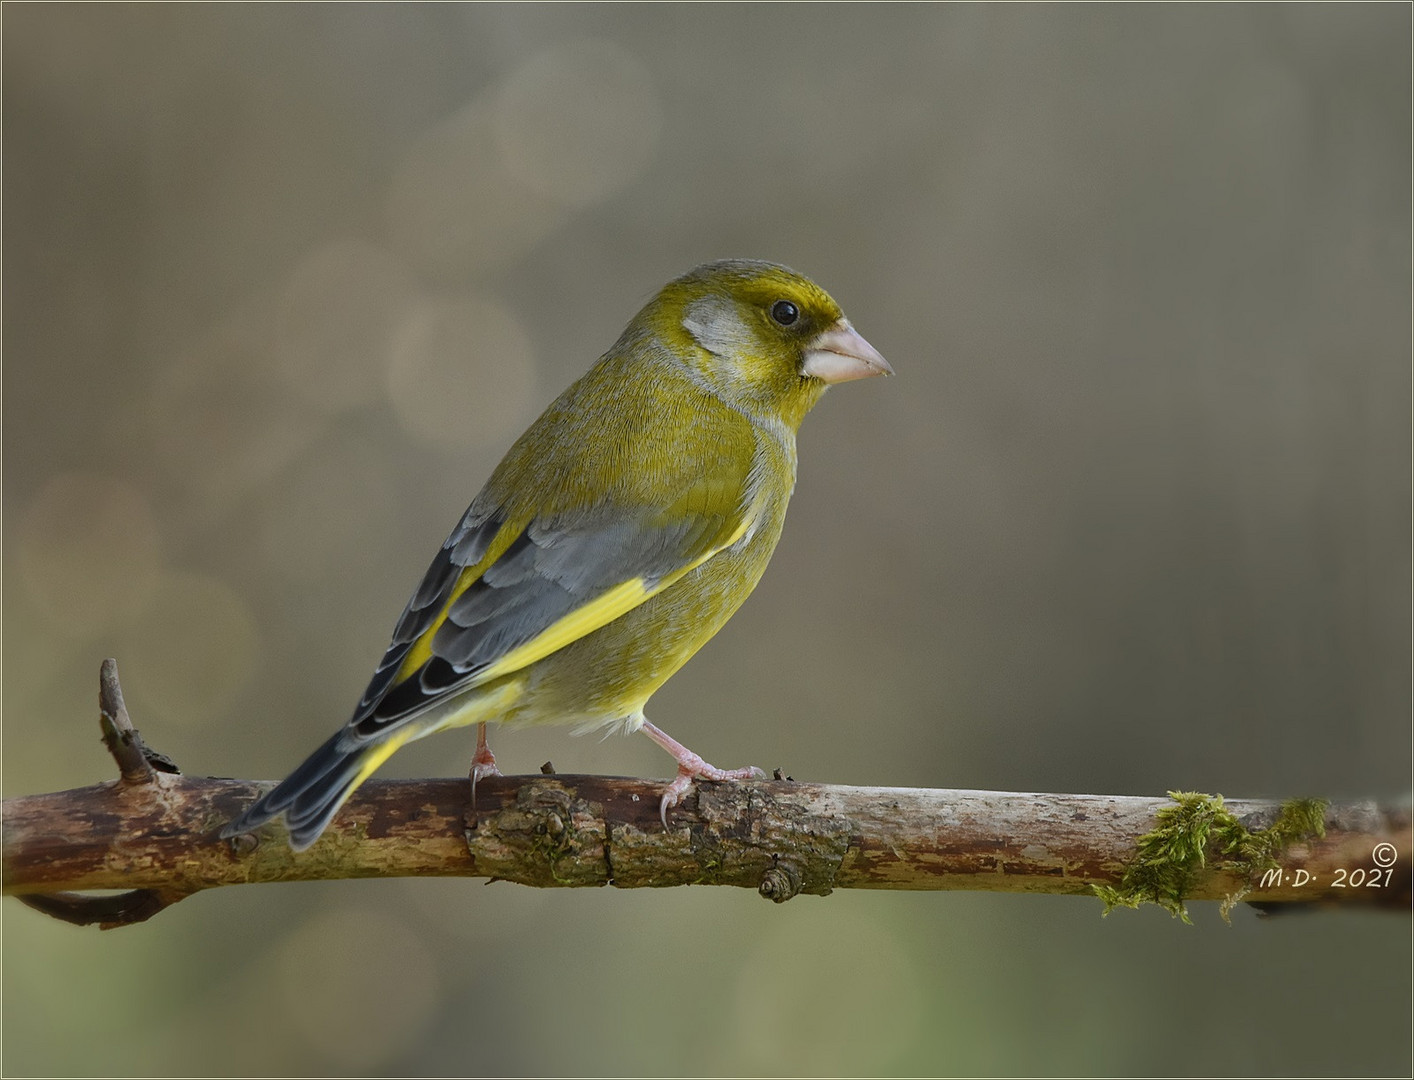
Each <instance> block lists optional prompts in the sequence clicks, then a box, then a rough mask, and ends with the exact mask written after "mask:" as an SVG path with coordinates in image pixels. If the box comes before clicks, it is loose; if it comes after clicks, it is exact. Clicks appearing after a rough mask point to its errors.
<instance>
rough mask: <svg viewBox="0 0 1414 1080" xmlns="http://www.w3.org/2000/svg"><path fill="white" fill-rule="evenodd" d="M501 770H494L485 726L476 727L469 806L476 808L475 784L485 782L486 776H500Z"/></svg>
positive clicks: (494, 762)
mask: <svg viewBox="0 0 1414 1080" xmlns="http://www.w3.org/2000/svg"><path fill="white" fill-rule="evenodd" d="M500 775H501V770H500V769H498V768H496V755H495V754H493V753H491V748H490V747H489V746H487V745H486V725H485V724H478V725H477V726H476V753H475V754H473V755H472V756H471V773H470V776H471V805H472V808H473V809H475V808H476V782H477V781H478V780H485V779H486V778H487V777H488V776H500Z"/></svg>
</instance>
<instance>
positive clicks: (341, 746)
mask: <svg viewBox="0 0 1414 1080" xmlns="http://www.w3.org/2000/svg"><path fill="white" fill-rule="evenodd" d="M370 749H371V746H370V744H368V743H363V744H362V745H359V744H354V745H353V746H350V745H349V739H348V737H347V734H346V733H345V732H343V731H340V732H339V733H338V734H336V735H334V737H333V738H331V739H330V740H329V741H328V742H326V743H325V744H324V745H323V746H321V747H320V748H319V749H318V750H316V751H314V753H312V754H310V755H309V757H308V758H306V759H305V761H304V763H303V764H302V765H300V766H299V768H297V769H296V770H295V771H294V772H292V773H290V775H289V776H287V777H286V778H285V779H284V780H282V781H281V782H280V783H279V784H277V785H276V786H275V787H274V788H273V789H271V790H270V791H268V792H266V793H265V794H264V795H262V796H261V797H260V798H259V799H257V800H256V801H255V802H254V803H253V804H251V806H250V807H249V808H248V809H247V810H246V811H245V813H243V814H241V816H240V817H238V818H236V819H235V820H234V821H232V822H231V823H230V824H228V825H227V826H226V827H225V828H223V829H222V830H221V837H222V839H226V838H229V837H232V836H238V835H240V834H241V833H249V832H254V831H255V830H256V829H258V828H260V826H262V825H264V824H265V823H266V822H267V821H271V820H273V819H274V818H277V817H279V816H280V815H281V814H283V815H284V816H285V821H286V824H287V825H288V827H289V830H290V847H291V848H293V849H294V850H295V851H303V850H304V849H305V848H307V847H309V846H310V845H311V844H313V843H314V841H315V840H317V839H318V838H319V834H320V833H321V832H323V831H324V827H325V826H326V825H328V824H329V821H330V819H332V818H333V816H334V815H335V814H336V813H338V810H339V807H340V806H342V805H343V803H344V800H345V799H346V798H348V796H349V793H350V792H351V791H352V790H353V786H354V782H355V780H357V778H358V773H359V770H360V768H361V767H362V763H363V760H364V757H365V755H366V754H367V753H368V751H369V750H370Z"/></svg>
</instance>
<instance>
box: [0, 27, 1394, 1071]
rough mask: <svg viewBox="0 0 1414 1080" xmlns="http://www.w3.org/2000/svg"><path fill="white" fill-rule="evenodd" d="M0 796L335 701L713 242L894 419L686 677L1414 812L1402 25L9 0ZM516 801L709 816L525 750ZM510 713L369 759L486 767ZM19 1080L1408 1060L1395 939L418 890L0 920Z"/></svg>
mask: <svg viewBox="0 0 1414 1080" xmlns="http://www.w3.org/2000/svg"><path fill="white" fill-rule="evenodd" d="M4 30H5V34H4V39H5V54H4V60H5V72H4V79H5V82H4V110H5V112H4V121H5V127H4V136H5V142H4V151H5V156H4V208H5V219H4V224H5V241H6V245H5V264H4V271H5V275H4V282H5V293H4V299H5V327H4V329H5V339H4V344H5V360H6V364H5V388H4V389H5V398H4V421H5V429H4V430H5V434H4V450H5V473H4V479H5V486H4V511H5V518H4V525H5V532H4V540H5V544H4V552H5V563H4V569H5V586H6V588H5V621H4V630H5V673H6V676H7V677H6V681H5V686H4V690H5V706H6V709H5V729H4V735H5V743H4V749H5V772H4V779H5V785H6V792H7V793H8V794H18V793H22V792H30V791H39V790H48V789H57V788H63V787H70V786H76V785H81V784H86V783H90V782H94V781H96V780H99V779H104V778H107V777H108V776H110V775H111V774H112V772H113V766H112V764H111V763H110V762H109V761H108V759H107V758H106V757H105V756H104V754H103V753H102V751H101V749H100V747H99V746H98V744H97V738H96V736H97V729H96V725H95V716H94V712H95V709H94V692H95V689H94V688H95V676H96V671H97V665H98V661H99V660H100V659H101V658H102V657H104V656H107V655H115V656H117V657H119V659H120V662H121V666H122V671H123V674H124V676H125V683H126V687H127V691H128V699H129V703H130V705H131V707H132V709H133V712H134V715H135V718H136V720H137V723H138V724H139V726H140V727H141V728H142V729H143V731H144V732H145V733H146V734H147V735H148V736H149V737H150V738H151V740H152V741H153V743H154V744H155V745H156V746H158V747H159V748H160V749H162V750H164V751H166V752H168V753H169V754H171V755H172V756H174V757H175V758H176V760H177V761H178V762H179V763H180V764H181V765H182V766H183V767H184V768H185V769H186V770H188V771H191V772H199V773H214V774H219V775H235V776H244V777H269V778H275V777H278V776H281V775H283V774H284V773H285V772H286V771H287V770H288V769H290V768H291V767H292V766H293V765H295V764H296V763H297V762H298V760H299V759H300V758H301V757H302V756H303V755H304V754H305V753H306V752H307V751H309V750H310V749H312V748H313V747H314V746H315V745H316V744H317V743H318V742H320V741H322V740H323V739H324V738H325V737H326V735H327V734H328V733H329V732H330V731H331V730H332V729H333V728H334V727H335V726H336V725H337V724H339V723H340V722H342V720H343V719H344V718H345V716H346V715H347V712H348V710H349V709H350V708H351V707H352V705H353V702H354V700H355V699H356V697H357V695H358V693H359V692H360V690H361V689H362V686H363V682H364V680H365V678H366V677H367V675H368V674H369V671H370V668H371V665H372V664H373V662H374V661H375V659H376V658H377V657H378V655H379V653H380V651H381V649H382V647H383V645H384V643H385V639H386V635H387V633H388V632H389V630H390V629H391V627H392V623H393V621H394V619H395V617H396V616H397V614H398V612H399V610H400V609H401V606H402V604H403V602H404V600H405V599H406V596H407V593H408V591H409V590H410V589H411V587H412V585H413V584H414V583H415V581H416V580H417V578H418V576H419V575H420V573H421V571H422V570H423V568H424V567H425V565H426V563H427V560H428V559H429V558H430V556H431V555H432V553H433V551H434V550H435V549H436V547H437V545H438V544H439V543H440V541H441V539H442V537H443V536H444V535H445V532H446V530H447V529H448V528H449V527H450V525H451V524H452V522H453V521H454V519H455V518H456V517H457V515H458V514H459V513H460V512H461V510H462V509H463V507H464V506H465V504H466V502H467V501H468V500H469V499H470V497H471V496H472V495H473V494H474V493H475V491H476V489H477V488H478V487H479V486H480V484H481V482H482V481H483V480H484V478H485V476H486V475H487V473H488V472H489V471H490V469H491V468H492V467H493V466H494V464H495V462H496V461H497V459H498V457H499V455H500V454H501V453H502V452H503V450H504V449H505V447H506V446H507V445H508V444H509V442H510V441H511V440H512V439H513V438H514V437H515V435H516V434H517V433H518V432H519V431H520V430H521V428H522V427H523V426H524V425H525V424H526V423H528V422H529V421H530V420H531V419H532V418H533V417H534V416H535V415H536V413H537V411H538V410H539V409H540V408H541V407H542V406H543V405H544V403H546V402H547V401H548V400H549V399H550V398H551V397H553V396H554V395H555V394H556V393H557V392H558V391H559V390H560V389H561V388H562V387H563V386H564V385H566V384H567V383H568V382H569V381H570V380H571V379H573V378H574V377H575V376H576V375H578V374H579V373H580V372H581V371H582V370H583V369H584V368H585V367H587V365H588V364H589V363H590V362H591V361H592V360H593V359H594V357H595V356H596V355H598V353H599V352H600V351H601V350H602V349H604V348H605V347H607V346H608V345H609V344H610V343H611V342H612V341H613V340H614V338H615V336H616V335H617V334H618V332H619V330H620V329H621V327H622V326H623V324H624V323H625V322H626V320H627V319H628V318H629V317H630V316H631V315H632V314H633V312H634V311H635V310H636V309H637V307H638V306H639V305H640V304H641V303H642V301H643V300H644V299H645V298H646V297H647V296H649V295H650V294H651V293H652V291H653V290H654V289H656V288H657V286H658V285H660V284H661V283H662V282H663V281H665V280H666V279H668V278H669V277H671V276H673V275H674V274H677V273H679V272H681V271H683V270H686V269H687V268H689V267H691V266H692V265H694V264H695V263H698V262H701V261H704V260H707V259H710V258H718V257H722V256H753V257H759V258H770V259H776V260H780V261H783V262H786V263H789V264H791V265H793V266H795V267H797V268H798V269H800V270H802V271H804V272H806V273H808V274H810V275H812V276H813V277H815V278H817V279H818V280H819V281H820V282H821V283H822V284H823V285H825V287H826V288H828V289H830V290H831V291H832V292H833V293H834V294H835V296H836V297H837V298H838V299H839V300H840V301H841V303H842V304H843V305H844V307H845V309H846V311H847V312H848V313H849V314H850V316H851V317H852V318H853V320H854V322H855V323H856V325H857V326H858V327H859V328H860V329H861V330H862V331H863V332H864V333H865V334H866V335H867V336H868V337H869V338H870V340H871V341H873V342H874V344H876V345H877V346H878V347H879V348H880V349H881V350H882V351H883V353H884V354H885V355H886V356H887V357H889V359H890V360H891V361H892V362H893V364H894V365H895V367H896V368H897V370H898V378H897V379H894V380H890V381H887V382H873V383H869V384H864V385H853V386H847V387H844V388H840V389H838V390H836V391H835V392H833V393H832V394H830V396H829V398H828V399H827V400H826V401H825V402H824V404H823V405H822V406H821V408H819V409H818V410H817V412H816V414H815V415H813V416H812V417H810V419H809V420H808V421H807V423H806V426H805V428H804V431H803V434H802V438H801V475H800V485H799V489H798V491H797V493H796V500H795V504H794V506H793V508H792V511H791V518H790V521H789V522H788V525H787V529H786V535H785V538H784V540H783V542H782V544H781V546H780V549H779V551H778V552H777V554H776V558H775V561H774V563H773V565H772V567H771V569H770V571H769V573H768V574H767V575H766V578H765V581H764V582H763V584H762V585H761V587H760V588H759V589H758V590H757V593H756V595H755V596H754V597H753V598H752V600H751V602H750V603H749V604H748V605H747V606H746V607H745V609H744V610H743V611H742V612H741V614H740V615H739V616H738V617H737V618H736V619H735V620H734V621H733V623H732V624H731V625H730V626H729V627H728V628H727V630H726V631H725V632H723V634H722V635H721V636H720V637H719V638H718V639H717V640H716V641H714V642H713V643H712V644H711V645H710V646H709V647H708V648H707V649H706V650H705V651H704V652H703V653H702V654H701V655H700V656H699V657H698V659H697V660H696V661H694V662H693V663H692V664H690V665H689V666H688V667H687V669H686V670H685V671H684V672H683V673H682V674H681V675H680V676H679V677H678V678H677V679H675V680H674V681H673V682H672V683H670V684H669V686H668V687H667V688H666V689H665V690H664V691H663V692H662V693H661V694H660V695H659V696H658V697H657V698H656V699H655V700H654V703H653V709H652V715H653V716H654V718H655V719H656V720H657V721H658V722H659V723H661V724H663V725H664V726H665V727H666V728H667V729H668V730H669V731H670V732H672V733H673V734H675V735H677V736H678V737H680V738H682V739H683V740H685V741H686V742H687V743H688V744H689V745H691V746H692V747H694V748H695V749H697V750H699V751H700V752H702V753H703V754H704V755H706V756H707V757H708V758H710V759H711V760H713V761H717V762H719V763H722V764H724V765H736V764H740V763H744V762H756V763H758V764H760V765H763V766H765V767H767V768H770V767H772V766H776V765H781V766H784V767H786V768H787V769H788V770H789V771H790V772H791V773H792V774H793V775H795V776H797V777H808V778H810V779H813V780H821V781H833V782H841V783H845V782H854V783H862V784H898V785H939V786H958V787H991V788H1002V789H1012V790H1053V791H1084V792H1133V793H1161V792H1162V791H1164V790H1165V789H1170V788H1184V789H1197V790H1203V791H1218V792H1223V793H1225V794H1228V795H1296V794H1315V795H1327V796H1365V795H1383V796H1392V795H1398V794H1400V793H1401V792H1404V791H1406V790H1407V789H1408V784H1409V750H1410V742H1409V728H1408V723H1409V697H1410V694H1409V647H1410V639H1409V638H1410V636H1409V584H1410V579H1409V573H1410V562H1409V509H1410V506H1409V402H1410V368H1409V289H1410V277H1409V257H1410V248H1409V231H1410V214H1409V199H1410V187H1409V182H1410V175H1409V159H1410V136H1409V130H1410V109H1409V102H1410V94H1409V91H1410V87H1409V67H1410V65H1409V10H1408V8H1407V7H1406V6H1404V5H1382V6H1369V7H1362V6H1347V5H1338V6H1331V7H1323V6H1299V7H1280V6H1261V7H1223V6H1213V7H1208V6H1202V7H1157V8H1147V7H1145V8H1129V7H1109V6H1077V7H1048V8H1014V7H1009V6H1008V7H987V6H962V7H933V6H909V7H851V6H840V7H801V6H785V7H732V6H713V7H652V6H623V7H578V6H552V7H521V6H508V7H498V6H481V7H459V6H429V7H416V6H391V7H383V6H330V7H325V6H319V7H278V6H253V7H246V6H236V7H230V8H227V7H185V8H175V9H174V8H169V7H165V6H151V7H97V8H95V7H87V6H75V7H53V6H33V7H13V6H9V5H7V7H6V11H5V26H4ZM493 745H494V746H495V747H496V750H497V752H498V753H499V754H500V757H501V762H502V764H503V766H504V767H506V768H507V769H508V770H509V771H533V770H535V769H536V768H537V767H538V766H539V764H540V763H541V762H542V761H544V760H546V759H547V758H549V759H553V761H554V762H555V764H556V765H557V766H558V767H559V768H560V769H561V770H572V771H603V772H618V773H635V774H647V775H666V774H668V772H669V771H670V770H669V762H668V761H667V759H666V758H665V757H664V756H663V755H662V754H661V753H660V752H658V751H657V750H655V749H654V748H653V747H652V746H651V745H650V744H649V743H648V742H647V740H644V739H627V740H626V739H619V738H614V739H610V740H608V741H604V742H598V741H594V740H583V739H581V740H576V739H572V738H571V737H570V736H569V735H568V734H567V733H565V732H564V731H560V730H554V729H551V730H546V731H535V732H523V733H501V734H500V735H498V736H497V737H496V738H495V741H494V744H493ZM469 751H470V736H469V735H468V734H467V733H465V732H462V733H455V734H451V735H445V736H442V737H440V738H437V739H434V740H429V741H428V742H424V743H421V744H419V745H418V746H416V747H413V748H409V749H408V750H407V751H405V752H403V753H402V754H400V755H399V756H398V758H397V759H396V760H395V761H393V762H392V763H390V765H389V766H388V767H387V770H386V774H387V775H425V774H440V775H450V774H455V773H459V772H461V771H463V770H464V768H465V765H466V761H467V755H468V753H469ZM5 917H6V918H5V930H6V935H5V970H4V989H5V1006H6V1008H5V1032H4V1034H5V1046H4V1049H5V1059H4V1068H5V1070H6V1071H7V1072H8V1073H10V1074H15V1073H28V1074H35V1073H50V1074H57V1073H70V1074H72V1073H110V1074H140V1073H164V1074H193V1075H221V1074H226V1073H232V1072H261V1073H292V1074H302V1073H324V1072H360V1073H374V1074H378V1073H386V1074H398V1073H408V1072H414V1073H472V1072H498V1073H518V1072H536V1073H625V1072H626V1073H668V1074H678V1073H687V1074H692V1073H712V1072H746V1073H758V1074H769V1075H790V1074H794V1073H802V1072H803V1073H819V1072H830V1073H836V1072H845V1073H876V1072H894V1073H900V1072H902V1073H908V1072H924V1073H950V1072H969V1073H990V1072H1005V1073H1048V1072H1061V1073H1084V1072H1091V1071H1100V1072H1106V1073H1112V1074H1123V1073H1141V1074H1142V1073H1154V1072H1165V1073H1225V1074H1231V1073H1244V1072H1245V1073H1253V1072H1256V1073H1283V1072H1286V1073H1342V1072H1363V1073H1389V1074H1398V1073H1400V1072H1404V1073H1405V1074H1406V1075H1407V1072H1408V1069H1409V1065H1410V1062H1409V1006H1410V998H1409V983H1408V966H1407V965H1408V959H1409V925H1408V922H1407V921H1405V920H1401V919H1398V918H1376V917H1367V916H1359V915H1341V914H1321V915H1315V916H1309V917H1305V918H1301V917H1294V918H1290V919H1279V920H1273V921H1270V922H1266V923H1264V922H1261V921H1259V920H1258V919H1257V918H1256V917H1255V916H1254V915H1252V913H1250V912H1248V911H1245V910H1243V911H1239V912H1237V913H1236V916H1235V918H1234V925H1233V927H1232V928H1230V929H1229V928H1228V927H1226V926H1224V925H1223V924H1222V923H1221V921H1220V920H1219V919H1218V916H1217V913H1216V911H1215V910H1214V909H1213V908H1212V907H1211V906H1203V907H1201V908H1199V909H1198V910H1197V911H1196V912H1195V922H1196V924H1197V925H1196V926H1193V927H1188V926H1184V925H1182V924H1180V923H1178V922H1176V921H1173V920H1170V919H1169V918H1168V917H1167V916H1166V915H1165V914H1163V913H1162V912H1160V911H1158V910H1156V909H1148V910H1143V911H1140V912H1137V913H1135V912H1121V913H1117V914H1115V915H1113V916H1112V917H1110V918H1109V919H1106V920H1101V918H1100V906H1099V903H1098V901H1088V900H1084V899H1062V898H1048V897H1041V898H1037V897H1024V896H985V895H965V894H956V895H902V894H870V895H860V894H853V895H845V894H838V895H835V896H832V897H829V898H828V899H823V900H821V899H815V898H803V899H800V900H797V901H795V902H792V903H790V904H787V905H785V906H783V907H779V908H777V907H773V906H771V905H769V904H766V903H763V902H762V901H761V900H760V899H758V898H757V897H755V896H754V895H750V894H745V893H740V894H739V893H730V892H725V891H714V890H707V889H701V890H697V889H693V890H688V889H680V890H673V891H668V892H663V893H647V892H642V893H618V892H615V891H612V890H603V891H587V892H575V893H570V892H562V893H541V892H533V891H530V890H525V889H521V888H518V887H515V886H511V885H496V886H492V887H485V886H483V885H480V884H476V883H468V882H461V881H392V882H362V883H357V882H356V883H335V884H320V885H307V886H289V887H264V888H249V889H232V890H227V891H224V892H220V893H215V894H209V895H204V896H199V897H197V898H194V899H192V900H189V901H187V902H186V903H183V904H181V905H180V906H179V907H177V908H175V909H173V910H172V911H171V912H169V913H166V914H164V915H162V916H161V917H160V918H158V919H156V920H155V921H153V922H151V923H149V924H146V925H144V926H140V927H137V928H133V929H126V930H121V931H117V932H114V933H111V934H100V933H98V932H96V931H83V930H78V929H74V928H71V927H67V926H62V925H59V924H57V923H53V922H50V921H47V920H45V919H43V918H42V917H40V916H38V915H36V914H33V913H30V912H27V911H25V910H23V909H21V908H19V907H18V906H16V905H14V904H13V902H7V903H6V905H5Z"/></svg>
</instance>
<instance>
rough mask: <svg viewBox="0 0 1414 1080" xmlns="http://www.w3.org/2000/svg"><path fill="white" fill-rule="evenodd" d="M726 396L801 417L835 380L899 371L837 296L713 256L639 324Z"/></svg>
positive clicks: (805, 281) (771, 267) (788, 417)
mask: <svg viewBox="0 0 1414 1080" xmlns="http://www.w3.org/2000/svg"><path fill="white" fill-rule="evenodd" d="M640 321H642V322H644V323H645V325H644V327H643V329H645V330H647V331H648V332H649V333H651V334H652V335H653V336H654V337H656V338H657V339H658V340H659V341H660V342H661V343H662V344H664V345H665V346H667V348H668V349H669V350H670V351H671V352H672V354H673V355H674V356H675V357H677V358H680V359H681V361H682V362H683V363H685V364H686V365H687V367H688V368H689V371H690V373H691V374H692V375H693V376H694V377H696V378H699V379H701V380H702V381H704V382H705V383H706V384H707V385H708V386H709V387H710V388H711V390H712V391H714V392H715V393H716V394H718V395H719V396H721V397H722V399H723V400H725V401H726V402H728V403H729V404H732V405H736V406H738V407H741V408H745V409H749V410H751V411H753V412H760V413H769V414H773V415H776V416H779V417H780V418H781V419H783V420H785V421H786V423H788V424H789V425H790V426H791V427H792V428H795V427H796V426H798V425H799V424H800V421H801V419H802V418H803V417H804V416H805V414H806V413H807V412H809V411H810V408H811V407H812V406H813V405H814V404H815V403H816V402H817V401H819V400H820V396H821V395H822V394H824V392H825V390H826V389H827V388H828V387H829V386H830V384H831V383H837V382H848V381H849V380H851V379H864V378H868V377H870V376H872V375H892V374H893V369H892V368H891V367H889V364H888V361H886V360H885V359H884V358H883V357H882V356H880V355H879V353H878V351H877V350H876V349H875V348H874V347H873V346H872V345H870V344H869V342H867V341H865V340H864V338H863V337H861V336H860V334H859V333H858V331H856V330H855V329H854V327H852V326H851V325H850V324H849V320H848V319H846V318H845V317H844V312H842V311H841V310H840V306H839V305H838V304H836V303H835V301H834V300H833V299H832V298H831V297H830V294H829V293H827V292H825V290H824V289H822V288H820V286H818V285H816V284H815V283H814V282H813V281H811V280H810V279H809V278H806V277H803V276H802V275H800V274H797V273H796V272H795V271H794V270H790V269H788V268H787V267H784V266H779V265H777V264H776V263H769V262H757V261H754V260H746V259H730V260H725V261H722V262H714V263H707V264H705V265H703V266H699V267H697V269H695V270H692V271H689V272H688V273H686V274H684V275H683V276H682V277H680V278H677V279H676V280H675V281H672V282H669V283H668V285H666V286H665V287H664V288H663V291H662V292H660V293H659V294H658V296H657V297H656V298H655V299H654V300H653V301H652V302H651V303H649V305H648V306H647V307H646V308H644V310H643V312H641V313H640V315H639V317H638V319H637V320H635V322H640Z"/></svg>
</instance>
